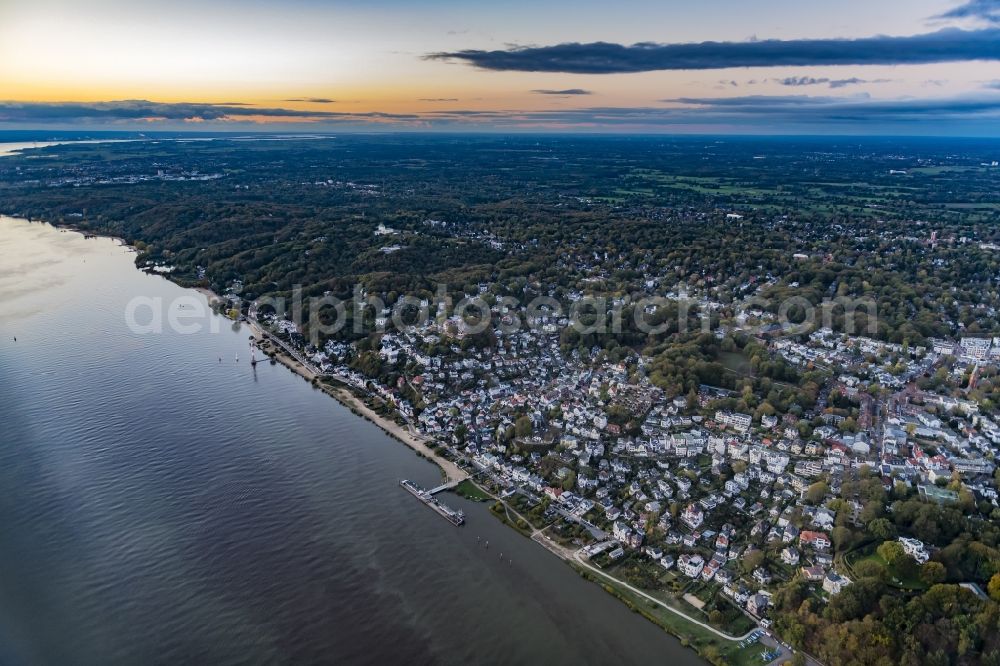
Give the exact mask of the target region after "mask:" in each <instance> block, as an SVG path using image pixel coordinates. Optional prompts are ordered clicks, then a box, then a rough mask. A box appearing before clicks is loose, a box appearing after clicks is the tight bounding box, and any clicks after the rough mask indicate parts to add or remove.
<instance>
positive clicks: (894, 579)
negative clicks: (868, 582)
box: [845, 547, 927, 591]
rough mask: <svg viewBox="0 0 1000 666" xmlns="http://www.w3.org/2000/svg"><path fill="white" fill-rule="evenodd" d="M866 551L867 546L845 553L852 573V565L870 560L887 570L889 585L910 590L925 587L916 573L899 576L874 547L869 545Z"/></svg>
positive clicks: (918, 589) (894, 568)
mask: <svg viewBox="0 0 1000 666" xmlns="http://www.w3.org/2000/svg"><path fill="white" fill-rule="evenodd" d="M868 551H869V549H868V548H864V549H861V550H856V551H854V552H853V553H850V554H848V555H847V557H846V558H845V562H846V563H847V566H848V568H849V569H850V570H851V573H852V574H853V572H854V567H855V566H856V565H857V564H858V563H859V562H864V561H865V560H870V561H872V562H876V563H878V564H880V565H881V566H883V567H885V569H886V570H887V571H888V572H889V579H888V581H887V582H888V584H889V585H891V586H893V587H897V588H899V589H901V590H910V591H921V590H926V589H927V586H926V585H925V584H924V583H923V581H921V580H920V578H918V577H917V576H916V575H913V576H909V577H901V576H900V575H899V572H898V571H897V570H896V567H892V566H889V563H888V562H886V561H885V560H884V559H882V557H881V556H880V555H879V554H878V553H877V552H875V550H874V547H871V551H870V552H868Z"/></svg>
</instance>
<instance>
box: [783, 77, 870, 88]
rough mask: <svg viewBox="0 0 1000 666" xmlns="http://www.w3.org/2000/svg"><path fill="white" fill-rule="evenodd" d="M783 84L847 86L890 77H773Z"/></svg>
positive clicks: (796, 85)
mask: <svg viewBox="0 0 1000 666" xmlns="http://www.w3.org/2000/svg"><path fill="white" fill-rule="evenodd" d="M772 80H773V81H777V82H778V83H780V84H781V85H783V86H795V87H798V86H818V85H827V86H829V87H830V88H844V87H846V86H853V85H858V84H859V83H888V82H889V79H872V80H871V81H869V80H867V79H859V78H857V77H856V76H855V77H851V78H849V79H828V78H813V77H811V76H789V77H787V78H784V79H772Z"/></svg>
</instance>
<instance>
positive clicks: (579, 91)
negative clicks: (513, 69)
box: [531, 88, 594, 96]
mask: <svg viewBox="0 0 1000 666" xmlns="http://www.w3.org/2000/svg"><path fill="white" fill-rule="evenodd" d="M531 92H533V93H535V94H536V95H564V96H568V95H593V94H594V93H592V92H591V91H589V90H584V89H583V88H567V89H565V90H549V89H546V88H540V89H537V90H532V91H531Z"/></svg>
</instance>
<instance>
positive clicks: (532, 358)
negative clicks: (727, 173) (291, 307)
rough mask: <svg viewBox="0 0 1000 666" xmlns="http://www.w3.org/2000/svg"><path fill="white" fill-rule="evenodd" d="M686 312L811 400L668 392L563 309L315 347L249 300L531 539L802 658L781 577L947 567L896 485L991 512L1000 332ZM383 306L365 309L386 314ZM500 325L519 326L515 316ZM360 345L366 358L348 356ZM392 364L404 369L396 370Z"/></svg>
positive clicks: (825, 583) (296, 348)
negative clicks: (901, 505) (993, 385)
mask: <svg viewBox="0 0 1000 666" xmlns="http://www.w3.org/2000/svg"><path fill="white" fill-rule="evenodd" d="M385 232H386V229H385V227H384V226H383V227H380V229H379V230H378V231H377V232H376V233H385ZM237 291H238V290H237ZM487 291H488V287H487V286H486V285H483V288H482V289H481V293H484V294H485V293H486V292H487ZM670 296H671V297H673V298H675V299H676V295H675V294H671V295H670ZM229 299H230V301H231V302H232V303H233V304H235V305H236V307H237V308H239V307H241V303H240V299H239V298H238V296H235V294H234V293H230V295H229ZM422 305H424V306H427V305H428V303H423V304H422ZM698 305H699V306H700V307H701V309H702V310H703V311H704V310H712V311H716V312H719V311H723V314H724V315H725V316H726V318H725V319H724V320H723V321H724V325H722V326H720V327H719V328H717V329H716V330H715V331H712V332H708V333H703V338H705V339H703V340H702V341H701V344H703V345H719V346H720V347H723V348H727V349H734V350H737V351H734V352H730V357H731V358H734V359H735V360H736V361H737V363H736V366H734V367H733V368H732V369H730V368H726V370H727V371H728V372H732V373H739V372H745V373H747V374H748V375H749V374H750V373H751V372H752V371H751V370H748V369H747V368H741V367H738V366H739V365H740V363H739V361H741V360H743V361H745V360H746V359H743V358H742V356H743V354H745V353H746V352H747V351H749V350H750V349H751V347H752V348H753V350H754V351H753V353H754V354H756V355H764V356H766V357H767V358H769V359H775V360H778V359H780V360H782V361H784V362H785V363H787V364H788V366H789V367H792V368H794V369H796V370H798V371H800V372H802V373H810V375H809V376H810V377H811V378H812V381H815V382H818V383H819V388H818V391H817V393H816V397H815V401H814V406H813V408H812V409H808V410H797V409H790V410H786V411H785V412H784V413H782V414H779V413H777V411H776V410H775V409H774V407H773V406H772V405H771V404H770V403H769V402H768V400H767V396H761V397H762V398H763V399H756V400H755V399H754V398H753V396H750V395H748V392H750V391H752V388H753V387H754V384H753V383H752V382H749V381H748V382H747V383H746V384H745V385H744V389H743V392H742V395H740V394H738V393H737V392H736V391H734V390H732V389H727V388H722V387H719V386H712V385H707V384H702V385H700V387H699V388H698V389H697V391H693V392H691V393H689V394H686V395H674V396H671V395H669V394H668V393H667V392H666V391H664V390H663V389H662V388H659V387H657V386H656V385H654V384H653V383H652V382H651V381H650V378H649V367H648V366H649V363H650V359H648V358H645V357H643V356H642V355H639V354H633V355H630V356H627V357H626V358H623V359H621V360H619V361H611V360H608V359H607V358H606V355H604V354H603V353H602V350H601V349H600V348H599V347H595V348H593V349H592V350H591V354H589V355H588V354H582V353H580V352H579V350H577V349H574V350H572V351H571V352H570V353H568V354H567V353H565V349H563V348H561V347H560V334H561V333H562V332H563V331H564V330H565V329H566V328H567V327H569V326H571V325H572V322H571V321H570V320H569V318H567V317H566V316H564V315H562V314H561V313H559V312H556V311H549V310H546V311H545V312H543V314H541V315H538V314H537V313H534V314H532V313H530V312H529V311H528V310H527V309H525V308H520V309H516V308H507V307H505V306H501V305H494V307H493V308H492V315H493V317H494V320H495V321H496V322H497V324H496V325H495V326H493V327H492V328H491V333H492V335H493V336H494V339H495V341H496V344H495V346H492V347H490V348H476V347H474V346H473V347H470V346H468V345H465V344H463V342H465V341H466V330H467V329H468V327H469V325H470V324H469V321H467V320H465V319H462V318H461V317H457V316H450V317H447V316H444V315H443V314H442V316H440V317H438V318H437V319H436V320H432V321H429V322H426V323H425V324H424V325H422V326H406V327H400V328H395V329H391V330H382V331H381V332H380V333H379V334H378V336H377V339H378V346H377V347H375V348H372V349H370V350H368V351H367V352H364V351H361V350H359V348H358V346H357V345H354V344H348V343H344V342H338V341H335V340H330V341H328V342H327V343H326V344H325V345H324V346H323V347H322V348H319V347H316V346H314V345H309V344H306V343H305V338H304V337H303V336H302V335H301V334H300V332H299V330H298V328H297V326H296V324H295V323H293V322H292V321H290V320H288V319H285V318H283V317H281V316H277V315H276V314H273V313H272V314H265V315H262V316H260V315H259V313H258V312H257V310H256V308H255V306H253V305H251V306H250V307H251V309H250V312H251V317H252V319H253V321H254V323H256V324H259V325H261V326H263V327H264V328H265V329H267V330H268V331H269V332H270V333H269V335H271V336H273V337H274V339H275V340H276V341H277V342H278V344H280V345H281V346H282V347H284V348H285V349H286V350H287V351H288V352H290V353H294V354H295V356H296V357H297V358H298V359H299V360H300V361H301V363H303V364H305V365H306V366H307V367H309V368H310V369H311V372H312V373H313V375H312V376H314V377H316V378H317V379H322V380H324V381H331V382H334V383H337V384H344V385H347V386H350V387H351V388H352V389H353V390H354V391H355V392H356V393H357V394H358V395H363V396H365V397H367V399H368V402H369V404H378V405H380V407H381V408H382V413H383V418H385V419H389V420H394V421H395V422H396V423H397V424H398V425H403V426H405V427H406V428H407V429H408V432H409V433H411V434H412V435H413V436H414V437H416V438H419V439H420V440H421V441H424V442H427V443H428V444H429V445H430V446H431V447H432V449H433V451H434V455H435V457H440V458H442V459H446V460H448V461H451V462H454V463H456V464H458V465H459V466H460V467H461V468H462V469H464V470H465V472H466V473H467V474H468V475H469V476H473V475H475V476H476V477H477V481H476V482H477V483H478V484H479V485H480V487H481V489H482V490H483V491H484V492H486V493H488V494H490V495H491V496H493V497H495V498H497V499H500V500H501V501H503V502H504V503H505V504H506V505H507V506H509V507H510V508H512V509H514V510H515V512H516V515H517V516H519V517H520V518H521V520H523V521H524V523H527V524H523V523H522V524H521V525H520V528H521V529H522V530H524V531H525V532H526V533H530V534H532V535H533V536H537V535H538V534H539V533H540V532H547V533H548V534H549V535H551V536H547V537H546V539H548V541H550V542H552V541H553V540H555V542H556V543H558V544H559V546H556V547H555V548H554V550H555V551H556V552H557V554H558V553H562V554H566V553H572V558H574V559H576V560H579V561H580V562H586V563H588V565H589V567H591V568H596V569H600V570H601V571H607V572H608V576H609V578H611V579H613V580H617V581H619V582H623V583H626V582H627V583H635V584H641V585H642V587H643V588H645V589H647V590H650V591H653V592H656V591H658V592H659V593H660V595H661V596H660V597H659V598H661V599H663V600H664V601H663V603H664V605H665V606H670V607H672V608H674V609H675V610H677V611H679V614H681V615H683V616H686V617H687V618H689V619H692V620H694V621H698V620H702V621H705V622H711V624H712V625H715V626H717V627H719V628H720V629H722V630H723V632H726V633H729V634H732V635H733V636H734V637H736V635H739V636H738V637H740V638H742V639H744V643H753V642H755V641H756V640H757V638H756V637H758V636H761V637H766V636H772V635H773V636H774V639H772V641H773V642H772V643H771V644H773V645H775V646H776V647H777V650H776V651H774V652H769V651H768V650H767V649H764V650H762V651H760V654H761V655H762V656H763V657H766V658H765V659H764V661H765V662H767V661H770V660H772V659H775V660H779V661H780V660H782V659H783V658H784V657H788V656H790V655H791V654H792V652H791V651H790V650H789V649H788V648H789V646H788V644H787V643H784V642H783V640H782V638H781V635H780V633H779V632H777V631H776V630H775V629H774V628H772V619H771V614H772V606H773V603H774V602H773V597H774V595H775V594H776V591H777V590H779V589H780V588H781V587H782V586H784V585H787V584H789V583H790V582H792V581H797V582H799V583H802V584H804V585H805V586H807V588H808V590H809V591H810V592H809V594H811V595H812V596H813V597H814V598H815V599H816V601H817V602H819V603H827V602H829V600H831V599H833V598H834V597H836V596H837V595H839V594H841V593H842V592H843V591H844V590H845V589H846V588H848V587H849V586H850V585H852V583H853V581H854V579H855V577H856V576H857V574H856V572H855V569H856V568H857V567H861V569H862V570H864V567H866V566H867V567H869V569H870V568H871V567H873V566H881V567H884V568H885V569H886V571H887V572H886V573H884V574H882V575H885V576H886V577H891V578H890V579H891V580H892V581H894V582H895V583H897V584H910V583H913V582H914V581H916V582H917V584H920V583H919V581H921V580H924V581H927V582H936V581H939V580H940V578H941V577H942V575H943V569H944V567H943V566H941V565H940V564H939V563H937V562H930V559H931V556H932V555H933V553H934V551H935V548H934V546H933V545H932V544H929V543H925V542H924V541H922V540H921V539H920V538H917V537H916V536H914V533H917V534H919V533H920V532H919V530H915V531H914V532H911V533H902V532H898V531H897V530H896V529H895V527H894V525H893V524H892V523H891V522H890V521H889V520H888V519H887V516H889V515H890V512H892V510H893V507H892V502H893V500H895V499H899V498H905V497H918V498H920V500H921V501H924V502H930V503H933V504H935V505H952V506H966V507H976V506H978V507H981V509H983V510H998V511H1000V509H998V507H1000V504H998V501H997V500H998V495H997V489H996V483H995V479H994V471H995V465H994V462H993V460H994V457H995V455H996V453H997V451H998V447H1000V426H998V424H997V423H996V422H995V421H994V420H993V419H991V418H990V417H989V416H987V415H984V414H982V413H981V411H980V408H979V404H978V403H977V402H976V401H975V400H973V399H969V398H968V397H967V394H968V393H969V392H970V391H971V390H972V389H974V388H975V387H976V384H977V382H979V381H982V380H983V378H984V377H992V376H994V375H995V374H996V372H997V367H998V363H1000V339H998V338H983V337H961V338H958V339H957V340H945V339H933V340H930V341H929V344H928V345H927V346H915V347H913V348H909V347H908V346H907V345H903V344H893V343H887V342H884V341H880V340H877V339H873V338H870V337H866V336H860V335H848V334H845V333H839V332H836V331H834V330H832V329H831V328H827V327H818V328H815V327H814V328H813V329H811V330H809V331H805V332H803V330H802V329H801V328H797V329H796V331H795V332H794V333H790V332H789V331H788V330H787V325H786V326H785V327H784V328H783V327H782V326H780V325H775V324H774V323H773V322H774V317H772V316H769V315H768V313H766V312H764V311H761V310H759V309H750V310H747V311H742V310H738V309H735V310H731V311H730V310H728V309H725V308H723V306H722V305H721V304H718V303H710V302H706V301H705V299H702V300H701V302H700V303H698ZM391 314H392V313H391V311H390V309H389V308H386V309H385V310H384V311H382V312H377V313H375V316H376V320H377V322H376V323H377V324H379V325H381V326H384V325H385V324H386V323H388V320H389V318H390V316H391ZM258 316H260V318H259V319H258ZM512 319H516V320H518V321H522V322H524V323H525V324H526V326H524V327H521V328H519V329H517V330H511V328H510V326H509V324H510V322H511V320H512ZM762 321H763V322H764V323H765V324H766V325H765V326H761V323H762ZM366 355H367V356H369V357H377V359H378V368H379V371H378V373H376V374H373V375H366V374H365V373H364V372H363V371H361V370H360V369H359V368H360V367H362V365H363V364H362V363H359V361H360V360H362V357H365V356H366ZM387 368H391V369H396V370H397V371H398V374H397V375H396V380H395V381H394V382H392V383H388V384H387V383H383V382H381V381H380V380H379V377H380V376H384V374H385V370H386V369H387ZM987 381H988V379H987ZM772 390H773V389H772ZM737 403H738V404H742V405H744V406H745V405H746V404H748V403H750V404H756V409H754V410H753V411H740V410H739V409H738V408H736V407H735V405H736V404H737ZM457 480H458V479H456V480H455V481H456V483H457ZM454 485H455V483H452V484H450V487H454ZM442 488H444V486H442ZM438 490H440V489H438ZM525 516H527V517H525ZM543 545H545V544H543ZM876 562H878V564H876ZM866 575H867V574H866ZM904 576H905V577H906V578H904ZM966 585H967V587H968V588H969V589H970V590H972V591H973V592H974V593H975V594H977V595H981V596H985V591H984V590H983V589H982V588H981V587H980V586H978V585H976V584H974V583H967V584H966ZM757 627H759V628H760V631H757V632H755V629H756V628H757ZM727 630H729V631H727ZM748 635H751V636H753V637H754V640H749V641H748V640H747V638H746V637H747V636H748ZM741 645H742V644H741Z"/></svg>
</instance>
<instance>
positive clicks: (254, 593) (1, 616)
mask: <svg viewBox="0 0 1000 666" xmlns="http://www.w3.org/2000/svg"><path fill="white" fill-rule="evenodd" d="M132 259H133V256H132V254H131V253H130V252H129V251H128V249H127V248H124V247H122V246H120V245H119V244H118V243H116V242H115V241H113V240H110V239H84V238H83V237H82V236H81V235H79V234H76V233H73V232H65V231H60V230H57V229H55V228H53V227H51V226H48V225H45V224H39V223H28V222H25V221H23V220H14V219H10V218H0V415H2V420H0V663H3V664H157V663H170V664H177V663H187V662H195V663H213V664H246V663H331V662H337V663H394V662H403V663H407V664H429V663H448V664H450V663H454V664H459V663H468V662H477V663H565V664H581V663H582V664H606V663H610V662H623V663H639V662H645V663H653V662H664V661H669V662H670V663H671V664H672V665H676V666H684V665H685V664H697V663H701V662H700V661H699V660H698V659H697V658H696V656H695V655H694V654H693V653H691V652H689V651H687V650H685V649H684V648H682V647H681V646H680V644H679V643H678V642H677V641H676V640H675V639H673V638H672V637H670V636H668V635H666V634H665V633H663V632H662V631H660V630H659V629H657V628H656V627H654V626H653V625H652V624H650V623H648V622H647V621H645V620H643V619H641V618H640V617H638V616H637V615H634V614H633V613H631V612H629V611H628V610H627V609H626V608H625V607H624V606H623V605H622V604H620V603H619V602H617V601H616V600H614V599H612V598H611V597H610V596H609V595H607V594H605V593H604V592H603V591H602V590H600V588H598V587H597V586H596V585H593V584H590V583H587V582H585V581H583V580H581V579H580V578H579V577H578V576H577V575H576V574H575V573H574V572H573V570H572V569H570V568H569V567H568V566H566V565H565V564H563V563H562V562H560V561H558V560H557V559H556V558H555V557H554V556H552V555H551V554H549V553H547V552H546V551H544V550H543V549H542V548H540V547H539V546H537V545H536V544H534V543H532V542H530V541H529V540H527V539H524V538H523V537H521V536H520V535H518V534H516V533H515V532H514V531H513V530H510V529H508V528H506V527H504V526H503V525H501V524H500V523H499V522H498V521H496V519H494V518H493V517H492V516H490V515H489V513H488V511H487V510H486V509H485V506H484V505H477V504H473V503H470V502H465V501H464V500H460V499H459V498H457V497H454V496H447V497H446V498H445V501H446V502H447V503H449V504H451V505H453V506H456V507H461V508H463V509H465V511H466V513H467V515H468V524H467V525H466V526H464V527H462V528H455V527H452V526H451V525H450V524H448V523H447V522H445V521H444V520H443V519H442V518H440V517H439V516H437V515H436V514H434V513H433V512H431V511H429V510H428V509H427V508H426V507H424V506H422V505H421V504H420V503H418V502H417V501H415V500H414V499H413V498H412V497H411V496H409V495H408V494H406V493H405V492H404V491H403V490H401V489H400V488H399V487H398V485H397V481H398V479H400V478H405V477H409V478H413V479H415V480H417V481H418V482H420V483H422V484H425V485H430V484H432V483H434V482H435V481H437V479H438V478H439V473H438V471H437V468H436V467H434V466H433V465H431V464H430V463H428V462H426V461H424V460H421V459H420V458H417V457H416V456H415V455H414V454H413V453H412V452H411V451H410V450H409V449H407V448H406V447H404V446H403V445H402V444H400V443H398V442H396V441H394V440H392V439H390V438H388V437H387V436H386V435H384V434H383V433H382V432H381V431H380V430H378V429H377V428H376V427H375V426H374V425H372V424H370V423H368V422H366V421H363V420H361V419H359V418H357V417H355V416H354V415H353V414H351V413H350V412H349V411H347V410H346V409H345V408H343V407H341V406H340V405H339V404H337V403H336V402H335V401H333V400H331V399H330V398H328V397H326V396H325V395H323V394H322V393H320V392H318V391H316V390H314V389H312V388H311V387H310V386H309V384H307V383H306V382H304V381H303V380H302V379H300V378H298V377H296V376H294V375H293V374H292V373H290V372H289V371H287V370H286V369H284V368H283V367H281V366H271V365H268V364H261V365H259V366H258V367H257V369H256V371H253V370H252V369H251V367H250V365H249V363H247V349H246V347H247V336H248V332H247V331H246V330H245V329H239V328H233V327H232V325H231V324H230V323H229V322H225V321H224V320H221V319H215V320H214V322H215V324H217V325H218V328H219V332H218V333H211V332H210V331H208V330H204V331H202V332H200V333H197V334H192V335H180V334H177V333H163V334H139V333H134V332H132V331H130V329H129V327H128V326H126V324H125V316H124V313H125V311H126V306H127V303H128V302H129V300H130V299H131V298H133V297H134V296H137V295H141V296H145V297H151V298H157V297H159V298H162V299H163V300H164V301H165V302H170V301H171V300H172V299H175V298H177V297H178V296H185V295H186V296H192V295H194V296H195V297H197V298H199V299H201V297H200V296H197V295H196V294H194V292H190V291H185V290H182V289H180V288H179V287H177V286H176V285H173V284H172V283H170V282H168V281H167V280H165V279H163V278H160V277H155V276H150V275H146V274H143V273H141V272H139V271H138V270H136V269H135V268H134V266H133V262H132ZM201 300H202V302H203V299H201ZM15 336H16V337H17V341H16V342H15V341H14V337H15ZM237 353H239V354H240V355H241V357H242V358H241V361H240V362H238V363H237V362H236V361H235V360H234V358H235V355H236V354H237ZM220 357H221V358H222V362H220V361H219V358H220ZM477 536H481V537H482V538H483V539H488V540H489V541H490V548H489V549H488V550H487V549H484V548H482V547H481V546H480V545H478V543H477V540H476V537H477ZM501 551H502V552H503V553H504V554H505V556H509V557H512V558H513V564H508V563H507V562H506V561H505V562H502V563H501V562H500V560H499V558H498V554H499V552H501Z"/></svg>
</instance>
